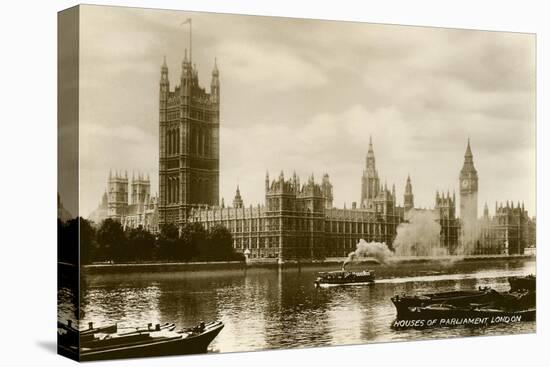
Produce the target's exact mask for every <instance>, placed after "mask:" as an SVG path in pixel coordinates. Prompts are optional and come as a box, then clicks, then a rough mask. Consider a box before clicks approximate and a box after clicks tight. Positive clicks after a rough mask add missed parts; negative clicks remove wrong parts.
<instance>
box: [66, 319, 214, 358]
mask: <svg viewBox="0 0 550 367" xmlns="http://www.w3.org/2000/svg"><path fill="white" fill-rule="evenodd" d="M223 327H224V325H223V323H222V322H220V321H218V322H214V323H210V324H207V325H206V328H205V329H204V331H202V332H200V333H197V334H191V335H187V334H186V333H185V332H178V333H176V332H174V333H171V334H170V335H172V336H170V337H159V338H155V337H151V338H144V340H141V341H138V342H130V343H126V344H119V345H110V346H105V347H101V346H98V347H86V344H84V345H82V346H81V348H80V353H78V348H76V347H70V348H64V349H65V350H64V351H63V352H65V353H64V354H67V353H71V354H72V355H73V357H74V359H77V360H79V361H82V362H85V361H98V360H107V359H122V358H144V357H160V356H174V355H186V354H199V353H206V352H207V349H208V346H209V345H210V343H211V342H212V341H213V340H214V338H215V337H216V336H217V335H218V334H219V333H220V331H221V330H222V329H223ZM61 348H63V347H61Z"/></svg>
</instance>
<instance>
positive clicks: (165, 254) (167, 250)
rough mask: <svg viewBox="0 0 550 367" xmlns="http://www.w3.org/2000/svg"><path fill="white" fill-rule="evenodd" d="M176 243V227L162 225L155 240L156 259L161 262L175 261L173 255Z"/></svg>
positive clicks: (177, 238) (177, 231)
mask: <svg viewBox="0 0 550 367" xmlns="http://www.w3.org/2000/svg"><path fill="white" fill-rule="evenodd" d="M178 241H179V230H178V227H176V225H175V224H172V223H166V224H163V225H162V226H161V227H160V233H159V236H158V239H157V251H158V257H159V258H160V259H162V260H177V259H176V255H175V253H176V247H177V245H178Z"/></svg>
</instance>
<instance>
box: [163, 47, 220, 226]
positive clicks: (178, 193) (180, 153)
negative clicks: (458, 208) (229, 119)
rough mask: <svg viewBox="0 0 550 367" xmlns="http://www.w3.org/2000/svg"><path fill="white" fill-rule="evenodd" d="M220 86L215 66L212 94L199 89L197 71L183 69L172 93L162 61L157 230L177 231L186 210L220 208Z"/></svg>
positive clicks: (186, 64)
mask: <svg viewBox="0 0 550 367" xmlns="http://www.w3.org/2000/svg"><path fill="white" fill-rule="evenodd" d="M219 129H220V81H219V71H218V67H217V65H216V61H214V68H213V71H212V80H211V83H210V93H207V92H206V91H205V89H204V88H202V87H201V86H200V85H199V78H198V71H197V68H196V65H193V64H192V62H191V60H190V59H189V60H188V59H187V50H185V57H184V59H183V62H182V64H181V77H180V84H179V85H177V86H176V87H175V88H174V90H173V91H171V90H170V81H169V79H168V67H167V65H166V60H164V63H163V65H162V67H161V74H160V95H159V224H160V225H162V224H165V223H174V224H177V225H181V224H183V223H184V222H186V221H187V217H188V214H189V210H190V209H191V208H193V207H197V206H200V205H209V206H213V205H218V199H219V176H220V174H219V166H220V151H219V141H220V136H219Z"/></svg>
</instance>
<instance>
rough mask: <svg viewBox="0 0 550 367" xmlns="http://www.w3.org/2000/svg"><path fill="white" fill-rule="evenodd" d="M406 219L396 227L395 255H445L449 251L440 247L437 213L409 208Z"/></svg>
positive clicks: (439, 227) (439, 228)
mask: <svg viewBox="0 0 550 367" xmlns="http://www.w3.org/2000/svg"><path fill="white" fill-rule="evenodd" d="M406 219H407V221H406V222H404V223H401V224H400V225H399V226H398V227H397V236H396V237H395V240H394V241H393V248H394V250H395V254H396V255H397V256H447V255H449V251H448V250H447V249H446V248H443V247H441V243H440V233H441V226H440V225H439V223H438V222H437V219H438V215H437V213H436V212H434V211H432V210H417V209H411V210H409V211H408V212H407V216H406Z"/></svg>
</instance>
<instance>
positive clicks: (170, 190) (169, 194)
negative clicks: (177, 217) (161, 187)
mask: <svg viewBox="0 0 550 367" xmlns="http://www.w3.org/2000/svg"><path fill="white" fill-rule="evenodd" d="M179 184H180V179H179V178H178V177H169V178H168V182H167V183H166V201H167V202H168V203H169V204H172V203H178V202H179V201H180V190H179V187H180V185H179Z"/></svg>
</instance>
